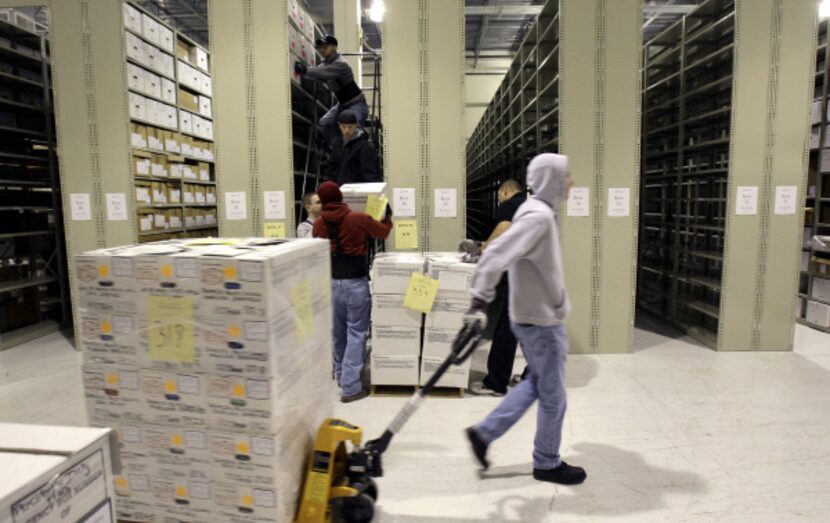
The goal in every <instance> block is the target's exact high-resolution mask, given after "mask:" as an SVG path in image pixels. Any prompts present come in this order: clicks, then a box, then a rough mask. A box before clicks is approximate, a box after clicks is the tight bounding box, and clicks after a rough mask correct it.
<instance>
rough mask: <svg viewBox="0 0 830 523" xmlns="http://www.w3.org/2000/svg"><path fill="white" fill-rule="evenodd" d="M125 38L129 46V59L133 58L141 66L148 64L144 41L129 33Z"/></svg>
mask: <svg viewBox="0 0 830 523" xmlns="http://www.w3.org/2000/svg"><path fill="white" fill-rule="evenodd" d="M124 36H125V43H126V46H127V57H129V58H132V59H133V60H135V61H136V62H138V63H140V64H144V63H146V62H147V56H146V54H145V52H144V40H142V39H141V38H139V37H138V36H136V35H134V34H132V33H127V34H126V35H124Z"/></svg>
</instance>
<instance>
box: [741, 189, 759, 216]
mask: <svg viewBox="0 0 830 523" xmlns="http://www.w3.org/2000/svg"><path fill="white" fill-rule="evenodd" d="M735 214H737V215H738V216H755V215H756V214H758V186H757V185H746V186H739V187H738V190H737V191H736V192H735Z"/></svg>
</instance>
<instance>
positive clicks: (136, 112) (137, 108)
mask: <svg viewBox="0 0 830 523" xmlns="http://www.w3.org/2000/svg"><path fill="white" fill-rule="evenodd" d="M129 101H130V118H137V119H139V120H147V99H146V98H144V97H143V96H141V95H140V94H136V93H130V94H129Z"/></svg>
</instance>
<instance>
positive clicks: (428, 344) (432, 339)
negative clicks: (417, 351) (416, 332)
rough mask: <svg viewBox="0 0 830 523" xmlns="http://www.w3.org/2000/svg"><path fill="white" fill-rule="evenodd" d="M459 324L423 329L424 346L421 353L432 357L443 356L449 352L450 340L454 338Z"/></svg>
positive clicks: (459, 326) (459, 327)
mask: <svg viewBox="0 0 830 523" xmlns="http://www.w3.org/2000/svg"><path fill="white" fill-rule="evenodd" d="M460 329H461V325H458V326H456V327H453V328H443V329H442V328H431V327H427V328H426V329H424V346H423V352H422V355H424V356H430V357H434V358H441V359H443V358H445V357H447V354H449V353H450V349H451V348H452V342H453V340H455V337H456V335H457V334H458V331H459V330H460Z"/></svg>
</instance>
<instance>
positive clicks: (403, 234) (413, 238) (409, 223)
mask: <svg viewBox="0 0 830 523" xmlns="http://www.w3.org/2000/svg"><path fill="white" fill-rule="evenodd" d="M395 249H397V250H399V251H405V250H416V249H418V221H417V220H398V221H396V222H395Z"/></svg>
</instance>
